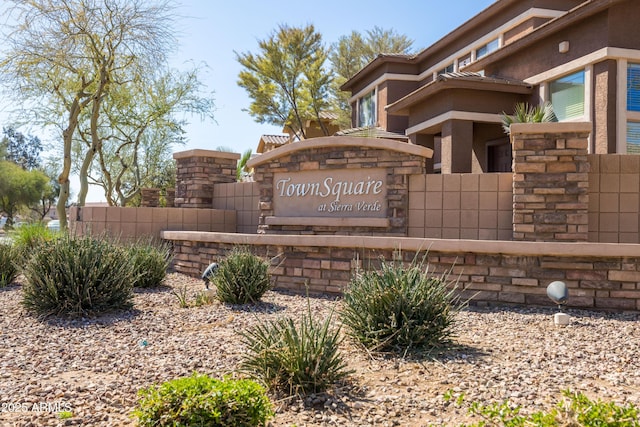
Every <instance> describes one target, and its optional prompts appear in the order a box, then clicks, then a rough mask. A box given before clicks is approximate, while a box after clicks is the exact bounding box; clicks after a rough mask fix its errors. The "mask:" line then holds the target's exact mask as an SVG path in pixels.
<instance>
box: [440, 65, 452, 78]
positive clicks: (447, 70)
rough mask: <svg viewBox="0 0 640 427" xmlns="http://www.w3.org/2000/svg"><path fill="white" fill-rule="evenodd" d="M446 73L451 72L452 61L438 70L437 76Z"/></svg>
mask: <svg viewBox="0 0 640 427" xmlns="http://www.w3.org/2000/svg"><path fill="white" fill-rule="evenodd" d="M447 73H453V63H451V64H449V65H447V66H446V67H444V68H443V69H442V70H440V71H438V75H439V76H441V75H442V74H447Z"/></svg>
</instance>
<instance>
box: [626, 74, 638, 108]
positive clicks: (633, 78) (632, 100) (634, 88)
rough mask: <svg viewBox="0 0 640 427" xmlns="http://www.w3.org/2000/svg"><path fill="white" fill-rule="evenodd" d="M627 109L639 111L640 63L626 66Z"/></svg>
mask: <svg viewBox="0 0 640 427" xmlns="http://www.w3.org/2000/svg"><path fill="white" fill-rule="evenodd" d="M627 110H628V111H640V64H629V65H628V66H627Z"/></svg>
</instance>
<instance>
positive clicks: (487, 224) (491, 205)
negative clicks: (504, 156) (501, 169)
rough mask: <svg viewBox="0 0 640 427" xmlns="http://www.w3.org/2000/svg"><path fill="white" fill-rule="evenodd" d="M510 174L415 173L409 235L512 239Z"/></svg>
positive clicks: (412, 186) (411, 180) (412, 182)
mask: <svg viewBox="0 0 640 427" xmlns="http://www.w3.org/2000/svg"><path fill="white" fill-rule="evenodd" d="M512 179H513V175H512V174H511V173H491V174H444V175H413V176H411V177H410V179H409V218H408V220H409V229H408V236H409V237H430V238H438V239H473V240H511V236H512V217H513V210H512V207H513V203H512Z"/></svg>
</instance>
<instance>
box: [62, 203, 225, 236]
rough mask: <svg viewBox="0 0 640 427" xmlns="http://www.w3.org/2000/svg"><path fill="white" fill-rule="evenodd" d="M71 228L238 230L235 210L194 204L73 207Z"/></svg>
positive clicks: (137, 232)
mask: <svg viewBox="0 0 640 427" xmlns="http://www.w3.org/2000/svg"><path fill="white" fill-rule="evenodd" d="M69 220H70V221H69V222H70V224H69V225H70V228H71V229H72V230H75V232H76V233H79V234H92V235H99V234H102V233H108V234H110V235H113V236H121V237H122V238H126V239H129V238H138V237H160V232H161V231H163V230H194V231H217V232H226V233H235V232H236V212H235V211H233V210H220V209H194V208H189V209H185V208H147V207H144V208H123V207H117V206H104V207H103V206H100V207H93V206H92V207H82V208H80V207H73V208H71V210H70V213H69Z"/></svg>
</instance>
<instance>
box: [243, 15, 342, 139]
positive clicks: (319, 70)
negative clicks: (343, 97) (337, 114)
mask: <svg viewBox="0 0 640 427" xmlns="http://www.w3.org/2000/svg"><path fill="white" fill-rule="evenodd" d="M258 47H259V53H256V54H253V53H250V52H246V53H237V52H236V59H237V60H238V62H239V63H240V64H241V65H242V67H243V70H242V71H241V72H240V74H239V80H238V84H239V85H240V86H241V87H243V88H244V89H245V90H246V91H247V93H248V94H249V97H250V98H251V99H252V102H251V104H250V106H249V110H248V111H249V114H251V116H253V117H254V118H255V120H256V121H257V122H258V123H269V124H272V125H276V126H282V127H283V128H285V127H286V128H288V129H289V130H290V131H291V132H292V134H293V135H295V136H296V137H297V138H299V139H305V138H306V135H305V132H304V122H305V121H306V120H309V119H317V120H318V122H319V123H322V121H321V120H320V117H319V113H320V112H321V111H326V110H327V109H328V108H329V107H330V104H329V99H328V98H327V94H328V91H329V86H330V84H331V80H332V75H331V72H329V71H328V70H327V69H325V62H326V60H327V57H328V54H329V51H328V49H327V48H326V47H325V46H324V44H323V43H322V36H321V35H320V34H319V33H317V32H316V31H315V28H314V27H313V25H307V26H306V27H303V28H296V27H289V26H287V25H280V26H279V27H278V30H277V31H274V32H272V33H271V34H270V35H269V37H268V38H267V39H265V40H261V41H259V43H258ZM324 132H325V134H328V131H327V130H326V129H324Z"/></svg>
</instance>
